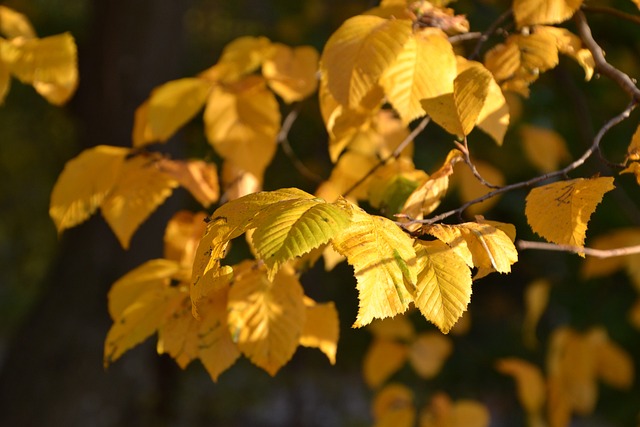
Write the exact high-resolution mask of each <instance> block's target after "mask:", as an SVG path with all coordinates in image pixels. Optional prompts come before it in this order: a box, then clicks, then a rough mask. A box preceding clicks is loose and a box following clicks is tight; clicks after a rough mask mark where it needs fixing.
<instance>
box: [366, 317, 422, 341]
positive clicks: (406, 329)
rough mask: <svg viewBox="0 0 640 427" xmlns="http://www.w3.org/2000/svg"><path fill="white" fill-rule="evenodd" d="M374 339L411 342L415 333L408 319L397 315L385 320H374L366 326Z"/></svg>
mask: <svg viewBox="0 0 640 427" xmlns="http://www.w3.org/2000/svg"><path fill="white" fill-rule="evenodd" d="M368 328H369V330H370V331H371V333H372V334H373V335H374V336H375V337H376V338H383V339H387V340H401V341H405V342H408V341H413V340H414V338H415V335H416V331H415V329H414V327H413V324H412V323H411V321H410V320H409V318H408V317H407V316H406V315H404V314H398V315H397V316H394V317H387V318H386V319H375V320H374V321H373V322H371V323H370V324H369V326H368Z"/></svg>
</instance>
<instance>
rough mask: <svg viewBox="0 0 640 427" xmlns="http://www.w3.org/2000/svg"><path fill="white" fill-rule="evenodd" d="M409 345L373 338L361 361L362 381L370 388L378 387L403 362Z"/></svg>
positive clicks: (405, 359) (396, 370)
mask: <svg viewBox="0 0 640 427" xmlns="http://www.w3.org/2000/svg"><path fill="white" fill-rule="evenodd" d="M408 355H409V347H408V346H407V345H406V344H403V343H399V342H396V341H393V340H389V339H385V338H376V339H374V340H373V342H372V343H371V345H370V346H369V348H368V349H367V353H366V354H365V356H364V361H363V362H362V369H363V372H362V373H363V376H364V381H365V382H366V383H367V385H368V386H369V387H371V388H378V387H380V386H381V385H382V384H384V382H385V381H386V380H387V379H389V377H390V376H391V375H393V374H395V373H396V372H398V370H399V369H400V368H401V367H402V366H403V365H404V364H405V362H406V361H407V357H408Z"/></svg>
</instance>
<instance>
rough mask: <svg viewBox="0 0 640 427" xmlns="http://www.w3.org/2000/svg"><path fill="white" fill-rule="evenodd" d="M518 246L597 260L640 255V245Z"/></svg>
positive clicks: (526, 243) (525, 243)
mask: <svg viewBox="0 0 640 427" xmlns="http://www.w3.org/2000/svg"><path fill="white" fill-rule="evenodd" d="M516 246H517V247H518V249H520V250H525V249H538V250H543V251H555V252H570V253H574V254H585V255H588V256H592V257H595V258H613V257H618V256H625V255H633V254H640V245H636V246H627V247H625V248H616V249H595V248H582V247H580V246H572V245H556V244H555V243H547V242H532V241H529V240H518V241H517V242H516Z"/></svg>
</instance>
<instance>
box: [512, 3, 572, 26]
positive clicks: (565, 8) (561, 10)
mask: <svg viewBox="0 0 640 427" xmlns="http://www.w3.org/2000/svg"><path fill="white" fill-rule="evenodd" d="M581 5H582V0H514V2H513V15H514V16H515V19H516V23H517V24H518V27H519V28H522V27H525V26H530V25H536V24H559V23H561V22H564V21H566V20H567V19H569V18H571V16H573V14H574V12H575V11H576V10H578V8H579V7H580V6H581Z"/></svg>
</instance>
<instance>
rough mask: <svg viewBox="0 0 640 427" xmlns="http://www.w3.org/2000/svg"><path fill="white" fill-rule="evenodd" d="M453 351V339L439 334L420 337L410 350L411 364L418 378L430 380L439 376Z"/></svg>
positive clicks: (432, 333) (421, 335) (425, 334)
mask: <svg viewBox="0 0 640 427" xmlns="http://www.w3.org/2000/svg"><path fill="white" fill-rule="evenodd" d="M452 351H453V344H452V343H451V339H450V338H448V337H445V336H444V335H442V334H440V333H439V332H427V333H423V334H420V335H418V338H417V339H416V340H415V341H414V342H413V343H412V344H411V347H410V349H409V362H410V363H411V366H413V369H414V370H415V371H416V373H417V374H418V376H420V377H421V378H424V379H430V378H433V377H435V376H436V375H438V373H439V372H440V370H441V369H442V365H444V362H445V361H446V360H447V359H448V358H449V356H450V355H451V352H452Z"/></svg>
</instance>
